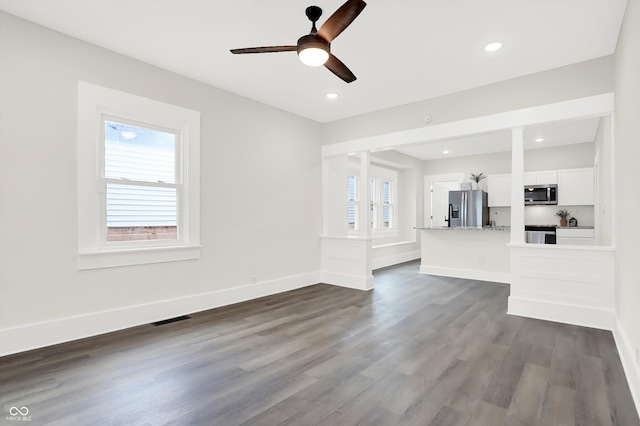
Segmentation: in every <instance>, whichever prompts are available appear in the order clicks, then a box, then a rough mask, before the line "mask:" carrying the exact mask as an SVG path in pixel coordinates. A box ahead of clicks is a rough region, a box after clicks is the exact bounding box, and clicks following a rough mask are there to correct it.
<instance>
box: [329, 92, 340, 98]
mask: <svg viewBox="0 0 640 426" xmlns="http://www.w3.org/2000/svg"><path fill="white" fill-rule="evenodd" d="M337 97H338V94H337V93H327V99H335V98H337Z"/></svg>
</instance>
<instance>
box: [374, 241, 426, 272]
mask: <svg viewBox="0 0 640 426" xmlns="http://www.w3.org/2000/svg"><path fill="white" fill-rule="evenodd" d="M412 244H413V243H412ZM391 245H394V244H385V245H384V246H380V247H388V246H391ZM375 249H376V247H373V250H374V251H375ZM420 256H421V252H420V250H416V251H409V252H406V253H400V254H396V255H393V256H385V257H380V258H378V259H376V258H375V255H374V257H373V260H372V261H371V268H372V269H373V270H376V269H380V268H386V267H387V266H392V265H398V264H400V263H404V262H409V261H411V260H416V259H420Z"/></svg>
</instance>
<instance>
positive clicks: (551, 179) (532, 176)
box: [524, 170, 558, 185]
mask: <svg viewBox="0 0 640 426" xmlns="http://www.w3.org/2000/svg"><path fill="white" fill-rule="evenodd" d="M555 183H558V171H557V170H546V171H543V172H528V173H525V174H524V184H525V185H551V184H555Z"/></svg>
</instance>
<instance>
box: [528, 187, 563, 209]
mask: <svg viewBox="0 0 640 426" xmlns="http://www.w3.org/2000/svg"><path fill="white" fill-rule="evenodd" d="M557 204H558V185H526V186H525V187H524V205H525V206H536V205H543V206H549V205H557Z"/></svg>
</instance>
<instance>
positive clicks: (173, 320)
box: [151, 315, 191, 327]
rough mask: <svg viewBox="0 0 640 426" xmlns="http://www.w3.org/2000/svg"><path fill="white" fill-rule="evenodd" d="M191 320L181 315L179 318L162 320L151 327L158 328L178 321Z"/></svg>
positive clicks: (187, 316)
mask: <svg viewBox="0 0 640 426" xmlns="http://www.w3.org/2000/svg"><path fill="white" fill-rule="evenodd" d="M189 318H191V317H190V316H189V315H182V316H179V317H175V318H169V319H166V320H162V321H158V322H152V323H151V325H153V326H155V327H158V326H161V325H166V324H171V323H172V322H178V321H184V320H187V319H189Z"/></svg>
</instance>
